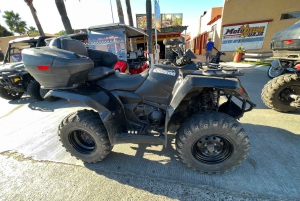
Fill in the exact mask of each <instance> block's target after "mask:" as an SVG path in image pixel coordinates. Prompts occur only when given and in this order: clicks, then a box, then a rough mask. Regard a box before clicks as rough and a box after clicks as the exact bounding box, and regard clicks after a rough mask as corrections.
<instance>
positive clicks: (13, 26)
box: [2, 10, 27, 35]
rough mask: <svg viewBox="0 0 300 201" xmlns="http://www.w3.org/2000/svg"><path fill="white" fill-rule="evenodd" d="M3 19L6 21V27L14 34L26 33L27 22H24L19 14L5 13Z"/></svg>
mask: <svg viewBox="0 0 300 201" xmlns="http://www.w3.org/2000/svg"><path fill="white" fill-rule="evenodd" d="M2 17H3V18H4V19H5V23H6V25H7V26H8V27H9V29H10V30H11V31H12V32H15V33H18V34H20V35H21V34H25V33H26V25H27V24H26V22H25V21H22V20H21V18H20V15H19V14H18V13H14V11H8V10H6V11H4V15H2Z"/></svg>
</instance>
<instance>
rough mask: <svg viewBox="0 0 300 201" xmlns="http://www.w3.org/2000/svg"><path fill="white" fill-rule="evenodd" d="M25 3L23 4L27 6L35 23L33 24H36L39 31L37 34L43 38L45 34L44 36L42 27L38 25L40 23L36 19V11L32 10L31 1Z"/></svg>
mask: <svg viewBox="0 0 300 201" xmlns="http://www.w3.org/2000/svg"><path fill="white" fill-rule="evenodd" d="M24 1H25V3H27V5H28V6H29V8H30V11H31V14H32V16H33V19H34V21H35V24H36V26H37V28H38V30H39V32H40V35H41V36H45V34H44V31H43V28H42V26H41V23H40V21H39V18H38V16H37V15H36V10H35V8H34V6H33V3H32V2H33V0H24Z"/></svg>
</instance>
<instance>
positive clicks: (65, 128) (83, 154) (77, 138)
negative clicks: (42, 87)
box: [58, 110, 113, 163]
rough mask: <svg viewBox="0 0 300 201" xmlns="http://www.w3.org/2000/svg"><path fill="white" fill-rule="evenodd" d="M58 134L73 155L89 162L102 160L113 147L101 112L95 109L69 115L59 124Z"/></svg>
mask: <svg viewBox="0 0 300 201" xmlns="http://www.w3.org/2000/svg"><path fill="white" fill-rule="evenodd" d="M58 135H59V137H60V140H61V142H62V144H63V146H64V147H65V148H66V150H67V151H68V152H70V153H71V155H72V156H75V157H76V158H77V159H80V160H82V161H84V162H87V163H96V162H98V161H102V160H103V159H104V158H105V157H106V156H107V155H108V154H109V153H110V152H111V150H112V148H113V146H111V144H110V141H109V138H108V134H107V131H106V128H105V126H104V125H103V122H102V121H101V119H100V117H99V114H98V113H96V112H94V111H93V110H79V111H77V112H74V113H72V114H70V115H68V116H67V117H66V118H65V119H64V120H63V121H62V122H61V124H60V125H59V129H58Z"/></svg>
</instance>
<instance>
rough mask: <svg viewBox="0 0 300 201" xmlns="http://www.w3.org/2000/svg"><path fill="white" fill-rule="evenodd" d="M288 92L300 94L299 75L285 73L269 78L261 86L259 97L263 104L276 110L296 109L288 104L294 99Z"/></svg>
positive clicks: (290, 110)
mask: <svg viewBox="0 0 300 201" xmlns="http://www.w3.org/2000/svg"><path fill="white" fill-rule="evenodd" d="M289 94H295V95H300V77H299V76H298V75H296V74H285V75H281V76H279V77H276V78H274V79H273V80H270V81H269V82H268V83H267V84H266V85H265V86H264V88H263V90H262V93H261V99H262V101H263V102H264V104H265V105H266V106H267V107H268V108H271V109H274V110H276V111H278V112H292V111H295V110H297V108H296V107H293V106H291V105H290V104H291V103H292V102H293V101H294V99H292V98H290V97H288V96H289Z"/></svg>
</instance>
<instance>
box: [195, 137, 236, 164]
mask: <svg viewBox="0 0 300 201" xmlns="http://www.w3.org/2000/svg"><path fill="white" fill-rule="evenodd" d="M232 153H233V145H232V143H231V142H230V141H229V140H227V139H226V138H224V137H221V136H218V135H209V136H204V137H202V138H200V139H199V140H197V141H196V142H195V143H194V145H193V146H192V154H193V156H194V158H195V159H197V160H198V161H200V162H203V163H207V164H217V163H221V162H223V161H225V160H227V159H228V158H229V157H230V156H231V155H232Z"/></svg>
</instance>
